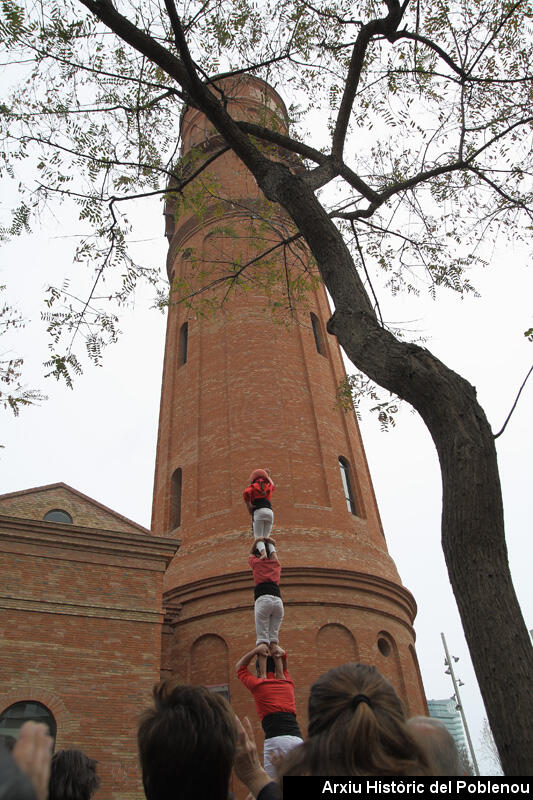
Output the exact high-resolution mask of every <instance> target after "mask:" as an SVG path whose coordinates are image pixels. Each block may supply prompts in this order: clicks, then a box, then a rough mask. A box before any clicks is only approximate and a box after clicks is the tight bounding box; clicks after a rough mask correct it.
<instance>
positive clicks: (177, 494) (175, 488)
mask: <svg viewBox="0 0 533 800" xmlns="http://www.w3.org/2000/svg"><path fill="white" fill-rule="evenodd" d="M180 525H181V467H178V469H176V470H174V472H173V474H172V478H171V481H170V530H171V531H173V530H174V528H179V526H180Z"/></svg>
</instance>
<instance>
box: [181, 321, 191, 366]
mask: <svg viewBox="0 0 533 800" xmlns="http://www.w3.org/2000/svg"><path fill="white" fill-rule="evenodd" d="M188 345H189V323H188V322H184V323H183V325H182V326H181V328H180V335H179V339H178V367H181V366H182V365H183V364H186V363H187V348H188Z"/></svg>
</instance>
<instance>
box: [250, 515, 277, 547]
mask: <svg viewBox="0 0 533 800" xmlns="http://www.w3.org/2000/svg"><path fill="white" fill-rule="evenodd" d="M273 524H274V512H273V511H272V509H271V508H256V509H255V511H254V520H253V528H254V539H264V538H265V537H267V536H270V533H271V531H272V525H273ZM257 549H258V550H259V552H261V553H262V552H264V550H265V543H264V542H258V543H257Z"/></svg>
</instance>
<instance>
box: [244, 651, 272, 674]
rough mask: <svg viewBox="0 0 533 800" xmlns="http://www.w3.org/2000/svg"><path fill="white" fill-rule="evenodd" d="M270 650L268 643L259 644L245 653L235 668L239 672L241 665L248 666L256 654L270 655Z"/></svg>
mask: <svg viewBox="0 0 533 800" xmlns="http://www.w3.org/2000/svg"><path fill="white" fill-rule="evenodd" d="M269 655H270V650H269V649H268V645H266V644H258V645H256V646H255V647H254V649H253V650H250V652H249V653H245V654H244V655H243V656H242V657H241V658H240V659H239V660H238V661H237V663H236V664H235V669H236V671H237V672H238V671H239V670H240V669H241V667H247V666H248V664H249V663H250V661H251V660H252V658H253V657H254V656H269Z"/></svg>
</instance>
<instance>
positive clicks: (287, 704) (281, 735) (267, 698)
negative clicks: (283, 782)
mask: <svg viewBox="0 0 533 800" xmlns="http://www.w3.org/2000/svg"><path fill="white" fill-rule="evenodd" d="M270 652H272V653H273V656H271V655H270ZM254 656H266V658H267V676H266V678H258V677H256V676H255V675H252V673H251V672H250V670H249V669H248V664H249V663H250V661H251V660H252V659H253V657H254ZM236 670H237V677H238V678H239V680H240V681H241V682H242V683H243V684H244V685H245V686H246V688H247V689H248V690H249V691H250V692H251V693H252V695H253V698H254V700H255V707H256V709H257V714H258V716H259V719H260V720H261V725H262V727H263V731H264V734H265V744H264V748H263V756H264V764H265V772H266V773H267V775H269V776H270V777H271V778H275V777H276V768H275V766H274V764H273V762H272V758H273V757H274V759H277V756H278V755H281V756H284V755H285V754H286V753H288V752H289V751H290V750H292V749H293V748H294V747H297V746H298V745H300V744H302V742H303V739H302V734H301V731H300V728H299V725H298V722H297V720H296V704H295V700H294V681H293V680H292V678H291V676H290V675H289V671H288V669H287V655H286V653H285V651H284V650H282V649H281V647H279V646H278V645H275V646H273V647H272V649H271V651H270V650H269V648H268V647H267V645H266V644H259V645H257V646H256V647H255V648H254V649H253V650H250V652H249V653H246V654H245V655H244V656H243V657H242V658H241V659H240V660H239V661H238V662H237V664H236Z"/></svg>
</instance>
